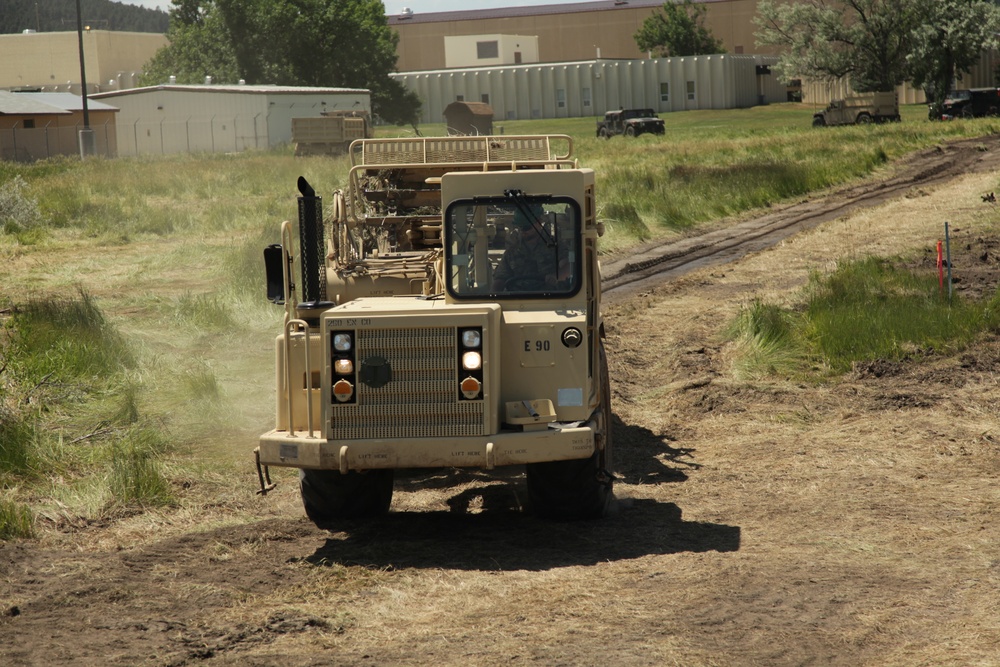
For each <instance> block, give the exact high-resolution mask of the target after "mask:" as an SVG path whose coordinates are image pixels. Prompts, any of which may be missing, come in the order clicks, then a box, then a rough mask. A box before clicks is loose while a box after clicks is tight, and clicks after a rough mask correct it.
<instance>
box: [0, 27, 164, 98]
mask: <svg viewBox="0 0 1000 667" xmlns="http://www.w3.org/2000/svg"><path fill="white" fill-rule="evenodd" d="M79 37H80V36H79V35H78V34H77V33H76V32H75V31H74V32H33V31H25V32H23V33H20V34H15V35H0V89H7V90H26V89H36V90H41V91H42V92H72V93H75V94H77V95H79V94H80V93H81V91H80V40H79ZM82 37H83V60H84V64H85V66H86V73H87V92H88V93H96V92H101V91H107V90H119V89H122V88H132V87H133V86H136V85H138V79H139V75H140V74H141V73H142V72H141V68H142V67H143V65H145V64H146V63H147V62H148V61H149V60H150V59H151V58H152V57H153V55H154V54H155V53H156V52H157V51H158V50H159V49H160V48H162V47H164V46H166V45H167V37H166V35H157V34H155V33H148V32H115V31H110V30H85V31H84V32H83V35H82Z"/></svg>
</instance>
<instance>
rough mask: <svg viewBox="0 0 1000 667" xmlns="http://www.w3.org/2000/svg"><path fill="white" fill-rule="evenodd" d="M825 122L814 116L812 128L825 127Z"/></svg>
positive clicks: (821, 118) (820, 117)
mask: <svg viewBox="0 0 1000 667" xmlns="http://www.w3.org/2000/svg"><path fill="white" fill-rule="evenodd" d="M825 126H826V121H825V120H823V117H822V116H815V117H814V118H813V127H825Z"/></svg>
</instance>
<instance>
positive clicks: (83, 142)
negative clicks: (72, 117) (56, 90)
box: [76, 0, 94, 158]
mask: <svg viewBox="0 0 1000 667" xmlns="http://www.w3.org/2000/svg"><path fill="white" fill-rule="evenodd" d="M76 36H77V41H79V42H80V96H81V98H82V99H83V129H82V130H80V157H81V158H86V157H87V156H88V155H93V154H94V133H93V131H92V130H91V129H90V110H89V109H88V108H87V66H86V64H85V63H84V60H83V17H82V15H81V13H80V0H76Z"/></svg>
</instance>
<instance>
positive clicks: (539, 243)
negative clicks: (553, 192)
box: [445, 196, 581, 300]
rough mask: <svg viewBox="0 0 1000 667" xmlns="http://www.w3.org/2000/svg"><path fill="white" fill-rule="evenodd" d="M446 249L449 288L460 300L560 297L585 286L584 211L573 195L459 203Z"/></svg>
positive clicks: (449, 220) (448, 226)
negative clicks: (583, 255)
mask: <svg viewBox="0 0 1000 667" xmlns="http://www.w3.org/2000/svg"><path fill="white" fill-rule="evenodd" d="M445 248H446V252H445V263H446V266H447V271H448V280H447V285H448V291H449V293H450V294H451V295H452V296H454V297H456V298H459V299H463V298H468V299H473V298H474V299H480V300H481V299H483V298H490V299H508V298H553V297H556V298H558V297H568V296H572V295H573V294H575V293H576V292H577V291H578V290H579V289H580V280H581V277H580V276H581V268H580V264H581V253H580V211H579V206H578V205H577V203H576V202H575V201H573V200H572V199H567V198H550V197H544V198H539V197H524V196H519V197H514V198H508V197H504V198H495V199H479V198H477V199H476V200H475V201H458V202H454V203H452V204H451V206H449V207H448V210H447V212H446V214H445Z"/></svg>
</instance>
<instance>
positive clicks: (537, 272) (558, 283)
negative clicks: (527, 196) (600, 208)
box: [493, 205, 571, 293]
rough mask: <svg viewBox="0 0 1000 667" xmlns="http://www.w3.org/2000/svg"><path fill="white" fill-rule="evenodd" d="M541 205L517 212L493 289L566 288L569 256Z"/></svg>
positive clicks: (497, 269) (511, 290) (494, 279)
mask: <svg viewBox="0 0 1000 667" xmlns="http://www.w3.org/2000/svg"><path fill="white" fill-rule="evenodd" d="M545 220H546V214H545V212H544V211H543V210H542V209H541V207H540V206H537V205H535V206H530V207H524V209H523V210H522V209H519V210H518V211H517V212H516V213H515V215H514V221H513V224H512V228H511V232H512V233H511V235H510V237H508V239H507V248H506V250H505V251H504V254H503V257H502V258H501V259H500V263H499V264H497V267H496V269H495V270H494V272H493V291H494V292H495V293H503V292H549V291H552V290H556V289H561V288H565V287H566V285H567V281H568V280H569V279H570V278H571V267H570V264H569V260H568V259H567V258H566V256H565V255H564V254H563V253H560V252H559V248H558V245H557V243H556V239H555V238H554V237H553V236H552V234H551V232H550V231H549V229H550V226H549V225H546V224H545Z"/></svg>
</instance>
